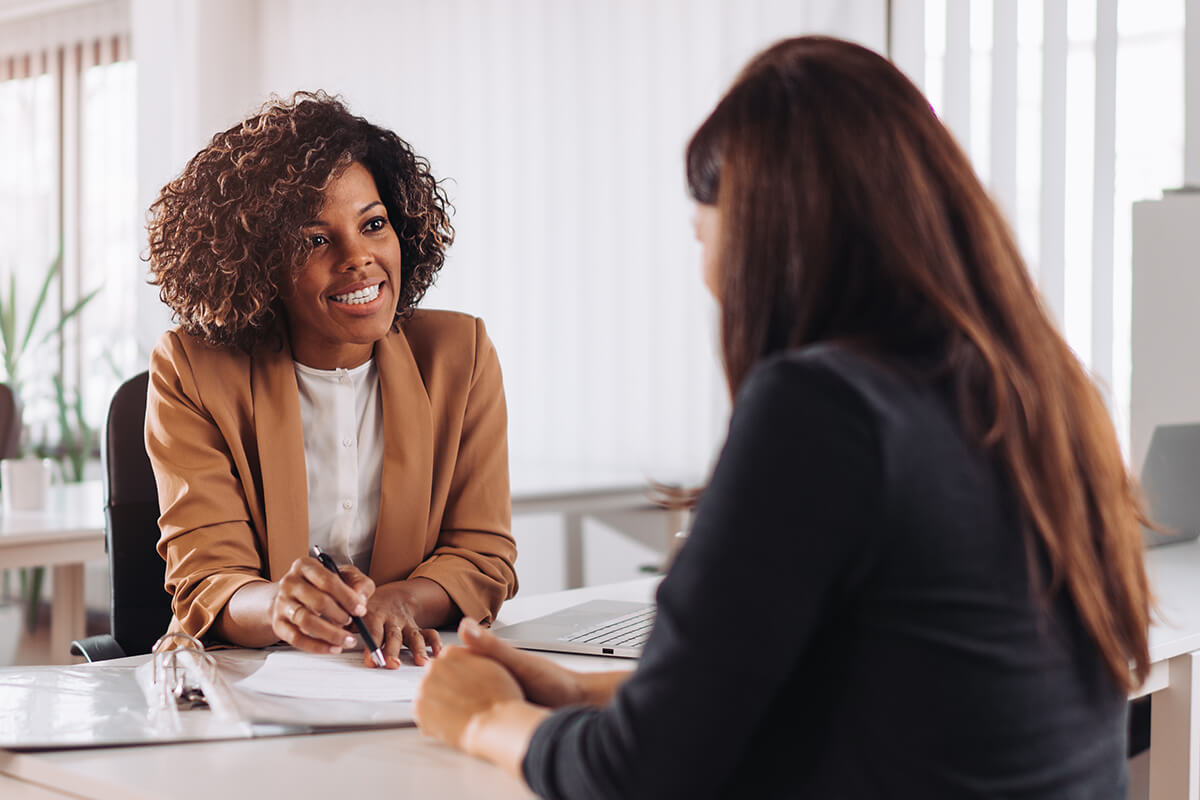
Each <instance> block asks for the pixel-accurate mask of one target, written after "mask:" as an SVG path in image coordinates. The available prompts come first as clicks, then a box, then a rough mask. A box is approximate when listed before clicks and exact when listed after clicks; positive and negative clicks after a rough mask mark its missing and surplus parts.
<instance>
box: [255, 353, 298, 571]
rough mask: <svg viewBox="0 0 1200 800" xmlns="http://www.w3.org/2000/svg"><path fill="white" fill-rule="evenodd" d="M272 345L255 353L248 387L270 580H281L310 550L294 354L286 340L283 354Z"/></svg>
mask: <svg viewBox="0 0 1200 800" xmlns="http://www.w3.org/2000/svg"><path fill="white" fill-rule="evenodd" d="M274 344H275V342H274V340H272V341H271V343H270V344H268V345H264V346H263V347H261V348H259V349H258V350H257V351H256V352H255V354H254V358H253V359H252V361H251V367H250V370H251V372H250V386H251V392H252V394H253V401H254V432H255V437H256V438H257V440H258V458H259V464H260V465H261V467H262V487H263V505H264V506H265V509H264V513H265V516H266V523H267V534H266V539H267V565H266V566H267V569H268V575H267V577H268V578H270V579H271V580H279V578H280V577H281V576H282V575H283V573H285V572H287V570H288V567H290V566H291V565H292V562H293V561H295V560H296V559H297V558H299V557H300V556H302V555H304V554H305V552H307V550H308V476H307V473H306V472H305V468H304V428H303V426H302V425H301V423H300V391H299V389H298V388H297V385H296V371H295V367H294V366H293V365H292V351H291V348H290V347H288V345H287V343H286V340H285V342H284V345H283V347H282V348H280V349H276V348H275V346H274Z"/></svg>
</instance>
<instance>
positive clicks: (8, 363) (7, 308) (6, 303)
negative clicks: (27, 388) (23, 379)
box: [0, 273, 18, 383]
mask: <svg viewBox="0 0 1200 800" xmlns="http://www.w3.org/2000/svg"><path fill="white" fill-rule="evenodd" d="M16 330H17V276H16V273H10V274H9V276H8V299H7V300H5V299H2V298H0V338H2V339H3V344H4V377H5V379H7V380H8V381H9V382H10V383H11V382H15V381H16V379H17V375H16V372H17V355H18V354H17V352H16V350H15V349H14V348H15V347H16V344H17V342H16V338H17V336H16Z"/></svg>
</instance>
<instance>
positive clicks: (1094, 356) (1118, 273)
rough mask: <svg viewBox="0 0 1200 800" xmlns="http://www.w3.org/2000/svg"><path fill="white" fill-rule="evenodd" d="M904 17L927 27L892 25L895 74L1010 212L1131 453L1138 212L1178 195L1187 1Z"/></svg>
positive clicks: (1079, 2) (920, 5)
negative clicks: (899, 71) (1169, 193)
mask: <svg viewBox="0 0 1200 800" xmlns="http://www.w3.org/2000/svg"><path fill="white" fill-rule="evenodd" d="M903 5H904V9H903V10H904V11H905V12H906V14H908V15H909V16H910V17H911V16H912V15H914V14H923V15H924V25H923V30H922V29H920V27H919V26H918V28H916V29H914V27H913V26H912V24H911V21H910V20H905V19H897V17H895V16H893V21H894V25H893V30H894V34H893V44H897V45H899V48H898V49H899V51H900V52H901V53H902V54H903V55H902V57H900V58H898V59H897V61H898V62H899V63H900V65H901V66H902V67H903V68H905V69H906V70H907V71H908V72H909V74H910V75H911V76H912V77H913V78H914V80H916V81H917V82H918V83H919V84H921V85H922V86H923V87H924V89H925V92H926V94H927V95H928V97H929V100H930V102H931V103H932V104H933V106H934V108H935V109H936V110H937V111H938V113H939V115H941V116H942V118H943V119H944V120H945V121H946V123H947V125H948V126H949V127H950V129H951V130H952V131H954V132H955V134H956V135H957V136H958V138H959V140H960V142H962V143H964V145H965V147H966V149H967V151H968V154H969V155H970V156H971V159H972V161H973V162H974V163H975V168H976V171H977V172H978V173H979V175H980V177H981V179H982V180H984V182H985V183H986V184H987V185H988V186H989V188H990V189H991V191H992V193H993V195H994V196H995V197H996V199H997V200H998V202H999V203H1000V205H1001V207H1002V208H1003V209H1004V211H1005V213H1006V214H1008V217H1009V221H1010V223H1011V224H1012V225H1013V227H1014V229H1015V231H1016V235H1017V240H1018V243H1019V245H1020V247H1021V249H1022V252H1023V253H1024V255H1025V260H1026V263H1027V264H1028V265H1029V268H1030V271H1031V272H1032V273H1033V274H1034V276H1035V277H1036V279H1037V281H1038V283H1039V285H1040V287H1041V289H1042V292H1043V294H1044V296H1045V298H1046V302H1047V305H1048V306H1049V308H1050V309H1051V310H1052V311H1053V313H1054V315H1055V316H1056V318H1057V319H1058V321H1059V324H1060V326H1061V329H1062V330H1063V332H1064V334H1065V336H1066V338H1067V341H1068V342H1069V343H1070V345H1071V347H1072V348H1073V349H1074V350H1075V352H1076V353H1077V354H1078V355H1079V357H1080V359H1081V360H1082V361H1083V362H1084V363H1085V364H1087V365H1088V366H1089V367H1090V368H1091V369H1092V370H1093V372H1094V373H1095V375H1096V376H1097V378H1098V379H1099V380H1100V382H1101V384H1102V385H1103V386H1105V387H1106V388H1107V389H1108V390H1109V402H1110V408H1111V409H1112V410H1113V414H1114V417H1115V419H1116V421H1117V429H1118V431H1119V432H1120V435H1121V437H1122V444H1123V445H1127V444H1128V442H1127V437H1128V419H1129V384H1130V369H1131V353H1130V287H1131V274H1130V264H1131V260H1132V259H1131V252H1130V249H1131V244H1130V242H1131V214H1132V211H1131V209H1132V204H1133V203H1134V202H1135V201H1137V200H1141V199H1145V198H1148V197H1154V196H1157V195H1158V193H1159V192H1161V191H1162V190H1163V189H1164V188H1170V187H1174V186H1178V185H1179V184H1180V183H1181V182H1182V176H1183V75H1184V71H1183V27H1184V3H1183V0H1138V2H1131V1H1130V0H1124V2H1121V1H1120V0H1062V1H1061V2H1060V0H1012V1H1010V0H909V2H905V3H904V4H903ZM896 32H899V33H900V35H901V36H902V37H905V38H902V39H901V40H899V41H897V39H896V38H895V35H896ZM914 37H919V38H921V39H922V41H921V42H919V43H914V42H913V41H911V40H912V39H913V38H914ZM894 52H895V50H894ZM913 54H916V55H915V56H914V55H913Z"/></svg>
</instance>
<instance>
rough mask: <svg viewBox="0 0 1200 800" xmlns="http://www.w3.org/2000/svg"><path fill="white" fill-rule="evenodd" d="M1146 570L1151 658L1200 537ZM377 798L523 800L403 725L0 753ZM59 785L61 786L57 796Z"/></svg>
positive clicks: (130, 794)
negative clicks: (1159, 612)
mask: <svg viewBox="0 0 1200 800" xmlns="http://www.w3.org/2000/svg"><path fill="white" fill-rule="evenodd" d="M1147 562H1148V566H1149V569H1150V573H1151V577H1152V582H1153V585H1154V586H1155V589H1156V591H1157V593H1158V596H1159V602H1160V604H1161V606H1162V609H1163V614H1164V620H1163V621H1162V622H1160V623H1159V624H1156V625H1155V627H1154V629H1153V630H1152V632H1151V657H1152V659H1153V660H1154V661H1156V662H1160V661H1165V660H1166V659H1170V658H1173V657H1175V656H1177V655H1180V654H1183V653H1188V652H1192V651H1193V650H1197V649H1200V581H1198V580H1197V579H1196V578H1197V576H1200V542H1196V543H1188V544H1181V545H1174V546H1167V547H1162V548H1157V549H1155V550H1152V551H1150V552H1149V553H1148V557H1147ZM657 582H658V579H657V578H646V579H642V580H638V581H631V582H628V583H624V584H620V585H618V586H608V587H589V588H586V589H576V590H571V591H565V592H556V593H553V594H548V595H541V596H532V597H527V598H517V599H514V600H512V601H510V602H509V603H507V604H506V605H505V606H504V608H503V610H502V611H501V614H500V617H499V619H498V622H502V623H505V624H511V623H514V622H519V621H522V620H525V619H529V618H531V617H535V616H538V615H540V614H543V613H546V612H547V611H550V610H553V609H555V608H562V607H565V606H568V605H572V604H574V603H578V602H583V601H585V600H588V599H592V598H596V597H611V598H614V599H635V600H640V599H648V598H650V597H651V596H652V595H653V592H654V589H655V587H656V585H657ZM559 658H561V660H562V661H563V663H565V664H567V665H569V666H571V667H572V668H575V669H587V670H605V669H614V668H621V667H622V666H623V665H628V664H629V662H621V661H615V660H612V659H603V658H594V657H588V656H561V657H559ZM381 790H382V791H385V792H386V794H387V795H388V796H393V795H397V794H399V795H400V796H423V797H455V798H470V797H486V798H489V800H508V798H528V797H530V796H531V795H530V794H529V792H528V790H527V789H526V788H525V787H524V785H523V784H521V782H520V781H517V780H514V779H512V778H510V777H509V776H507V775H505V774H504V773H503V772H501V771H500V770H498V769H495V768H493V767H491V766H489V765H487V764H484V763H482V762H480V761H477V760H475V759H472V758H469V757H467V756H464V755H462V754H460V753H457V752H455V751H453V750H450V749H448V748H446V747H443V746H441V745H438V744H436V743H434V742H431V741H429V740H427V739H425V738H424V737H422V736H421V734H420V733H419V732H418V731H417V730H415V729H411V728H407V729H389V730H380V731H369V732H355V733H342V734H323V735H312V736H291V737H280V738H271V739H257V740H249V741H238V742H214V743H200V744H177V745H161V746H156V747H154V748H153V752H151V751H150V750H149V749H148V748H144V747H125V748H111V749H102V750H75V751H62V752H47V753H22V754H18V753H11V752H5V751H0V794H3V795H4V796H5V797H10V796H11V797H18V798H25V797H28V798H39V799H40V798H43V797H59V796H77V797H85V798H103V800H108V799H109V798H113V799H114V800H115V799H116V798H121V800H125V799H126V798H131V799H132V800H137V799H138V798H147V799H149V798H157V797H172V798H179V800H211V798H213V797H222V796H224V797H252V796H259V795H260V794H261V795H262V796H287V795H291V794H295V795H297V796H304V797H315V796H328V795H332V796H359V795H362V796H374V795H376V794H378V793H379V792H380V791H381ZM58 793H69V794H61V795H60V794H58Z"/></svg>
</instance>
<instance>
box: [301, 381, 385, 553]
mask: <svg viewBox="0 0 1200 800" xmlns="http://www.w3.org/2000/svg"><path fill="white" fill-rule="evenodd" d="M294 363H295V367H296V383H297V384H298V385H299V388H300V421H301V425H302V427H303V429H304V465H305V471H306V472H307V474H308V544H309V547H310V548H311V547H312V545H314V544H316V545H320V547H321V549H322V550H324V551H325V552H327V553H329V555H330V557H332V558H333V560H334V561H336V562H337V563H338V564H354V566H356V567H358V568H359V569H361V570H362V571H363V572H367V571H368V570H369V569H370V567H371V548H372V547H373V546H374V544H375V526H376V524H377V523H378V520H379V491H380V481H381V478H382V472H383V406H382V404H381V402H380V397H379V372H378V371H377V370H376V368H375V360H374V359H371V360H370V361H368V362H367V363H365V364H363V365H361V366H358V367H355V368H354V369H349V370H348V369H332V370H326V369H314V368H313V367H308V366H305V365H304V364H301V363H300V362H298V361H297V362H294Z"/></svg>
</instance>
